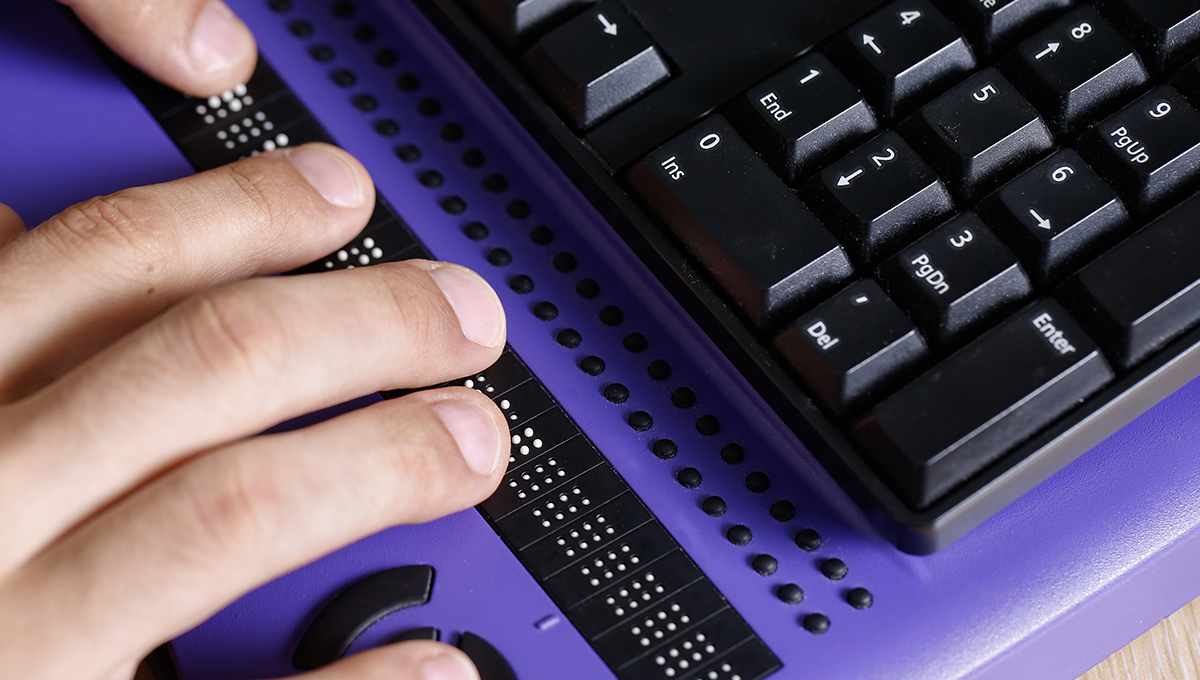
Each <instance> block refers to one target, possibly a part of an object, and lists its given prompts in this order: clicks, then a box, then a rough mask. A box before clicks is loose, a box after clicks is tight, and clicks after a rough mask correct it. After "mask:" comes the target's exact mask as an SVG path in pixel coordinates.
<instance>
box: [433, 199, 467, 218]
mask: <svg viewBox="0 0 1200 680" xmlns="http://www.w3.org/2000/svg"><path fill="white" fill-rule="evenodd" d="M439 204H440V205H441V206H442V210H445V211H446V212H448V213H450V214H451V215H461V214H463V213H464V212H466V211H467V202H466V201H465V200H463V198H462V196H447V197H445V198H443V199H442V200H441V201H439Z"/></svg>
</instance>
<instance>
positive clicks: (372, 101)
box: [350, 94, 379, 113]
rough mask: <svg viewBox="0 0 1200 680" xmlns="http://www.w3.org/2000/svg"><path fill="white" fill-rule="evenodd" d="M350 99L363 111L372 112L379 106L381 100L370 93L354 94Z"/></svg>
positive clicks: (355, 106)
mask: <svg viewBox="0 0 1200 680" xmlns="http://www.w3.org/2000/svg"><path fill="white" fill-rule="evenodd" d="M350 101H351V102H352V103H353V104H354V108H356V109H358V110H359V111H362V112H363V113H370V112H372V111H374V110H375V109H377V108H379V100H378V99H376V98H374V97H372V96H371V95H369V94H358V95H354V98H353V99H351V100H350Z"/></svg>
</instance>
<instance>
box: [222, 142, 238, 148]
mask: <svg viewBox="0 0 1200 680" xmlns="http://www.w3.org/2000/svg"><path fill="white" fill-rule="evenodd" d="M235 146H237V144H234V143H233V142H225V148H226V149H232V148H233V147H235Z"/></svg>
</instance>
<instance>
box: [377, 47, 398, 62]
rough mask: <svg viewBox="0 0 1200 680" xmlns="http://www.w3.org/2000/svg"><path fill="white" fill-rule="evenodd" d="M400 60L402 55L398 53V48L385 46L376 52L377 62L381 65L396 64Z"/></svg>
mask: <svg viewBox="0 0 1200 680" xmlns="http://www.w3.org/2000/svg"><path fill="white" fill-rule="evenodd" d="M398 61H400V55H398V54H396V50H393V49H390V48H387V47H384V48H382V49H380V50H379V51H378V52H376V53H375V63H376V64H379V65H380V66H384V67H387V66H395V65H396V62H398Z"/></svg>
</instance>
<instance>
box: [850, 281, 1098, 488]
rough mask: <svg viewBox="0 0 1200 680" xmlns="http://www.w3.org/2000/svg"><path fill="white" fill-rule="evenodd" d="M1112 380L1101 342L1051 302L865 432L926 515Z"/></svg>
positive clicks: (913, 390)
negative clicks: (931, 506)
mask: <svg viewBox="0 0 1200 680" xmlns="http://www.w3.org/2000/svg"><path fill="white" fill-rule="evenodd" d="M1111 379H1112V371H1111V369H1109V367H1108V364H1107V363H1105V361H1104V357H1103V356H1102V355H1101V354H1100V350H1099V349H1098V348H1097V347H1096V344H1095V343H1094V342H1093V341H1092V339H1091V338H1089V337H1088V336H1087V334H1086V333H1084V332H1083V330H1082V329H1081V328H1080V327H1079V326H1078V325H1076V323H1075V322H1074V321H1073V320H1072V319H1071V318H1070V317H1069V316H1068V315H1067V313H1066V311H1064V310H1063V309H1062V307H1061V306H1059V304H1058V303H1056V302H1054V301H1053V300H1049V299H1044V300H1039V301H1037V302H1035V303H1033V304H1031V305H1029V306H1028V307H1026V308H1024V309H1023V310H1022V311H1021V312H1020V313H1018V314H1017V315H1016V316H1013V317H1011V318H1010V319H1008V320H1007V321H1005V322H1004V323H1003V324H1001V325H1000V326H998V327H997V328H995V329H993V330H992V331H990V332H988V333H986V334H984V335H983V336H981V337H980V338H978V339H977V340H975V341H974V342H972V343H971V344H970V345H967V346H966V347H964V348H963V349H962V350H961V351H959V352H957V353H955V354H953V355H951V356H950V357H949V358H948V359H946V360H945V361H943V362H942V363H941V364H939V365H937V366H935V367H934V368H932V369H931V370H929V371H928V372H927V373H925V374H923V375H921V376H920V377H919V378H917V379H916V380H914V381H913V382H911V383H909V384H908V385H907V386H905V387H903V388H901V389H900V391H898V392H896V393H895V394H893V395H892V396H890V397H888V398H887V399H886V400H884V401H883V402H882V403H880V404H879V405H878V406H877V407H875V408H874V409H873V410H872V411H871V412H870V413H869V414H868V415H867V416H866V417H864V418H863V419H862V420H860V421H859V422H858V424H857V425H856V426H855V427H856V430H857V433H858V436H859V438H860V439H861V440H862V442H863V444H864V445H865V447H864V448H865V451H866V453H867V454H868V456H869V457H870V458H871V459H872V460H873V461H874V462H875V464H876V465H877V466H878V468H879V469H880V471H881V472H883V473H884V474H885V475H886V476H887V477H888V478H890V480H891V484H892V486H893V489H894V490H895V491H896V492H897V493H898V494H900V496H901V497H902V498H903V499H905V500H906V501H908V502H909V503H911V504H912V505H914V506H916V507H925V506H928V505H929V504H930V503H932V502H934V501H936V500H937V499H938V498H940V497H941V496H942V495H944V494H945V493H946V492H948V491H950V490H951V489H953V488H954V486H955V485H957V484H959V483H960V482H962V481H963V480H965V479H967V478H968V477H970V476H971V475H973V474H975V473H977V472H979V471H980V470H982V469H983V468H984V467H985V466H986V465H988V464H989V463H992V462H993V461H995V460H996V459H998V458H1000V457H1001V456H1002V455H1003V454H1004V453H1005V452H1006V451H1008V450H1010V449H1012V448H1014V447H1015V446H1016V445H1018V444H1020V443H1021V442H1022V441H1024V440H1025V439H1028V438H1029V437H1030V436H1032V435H1033V434H1035V433H1036V432H1037V431H1038V430H1040V429H1042V428H1043V427H1045V426H1046V425H1049V424H1050V423H1051V422H1053V421H1054V420H1055V419H1057V418H1058V417H1059V416H1061V415H1063V414H1065V413H1066V412H1067V411H1070V410H1071V409H1072V408H1073V407H1075V406H1076V405H1077V404H1079V402H1081V401H1083V400H1084V399H1086V398H1087V397H1088V396H1089V395H1091V394H1092V393H1094V392H1096V391H1097V390H1099V389H1100V388H1101V387H1103V386H1104V385H1105V384H1106V383H1107V382H1109V381H1110V380H1111Z"/></svg>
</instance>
